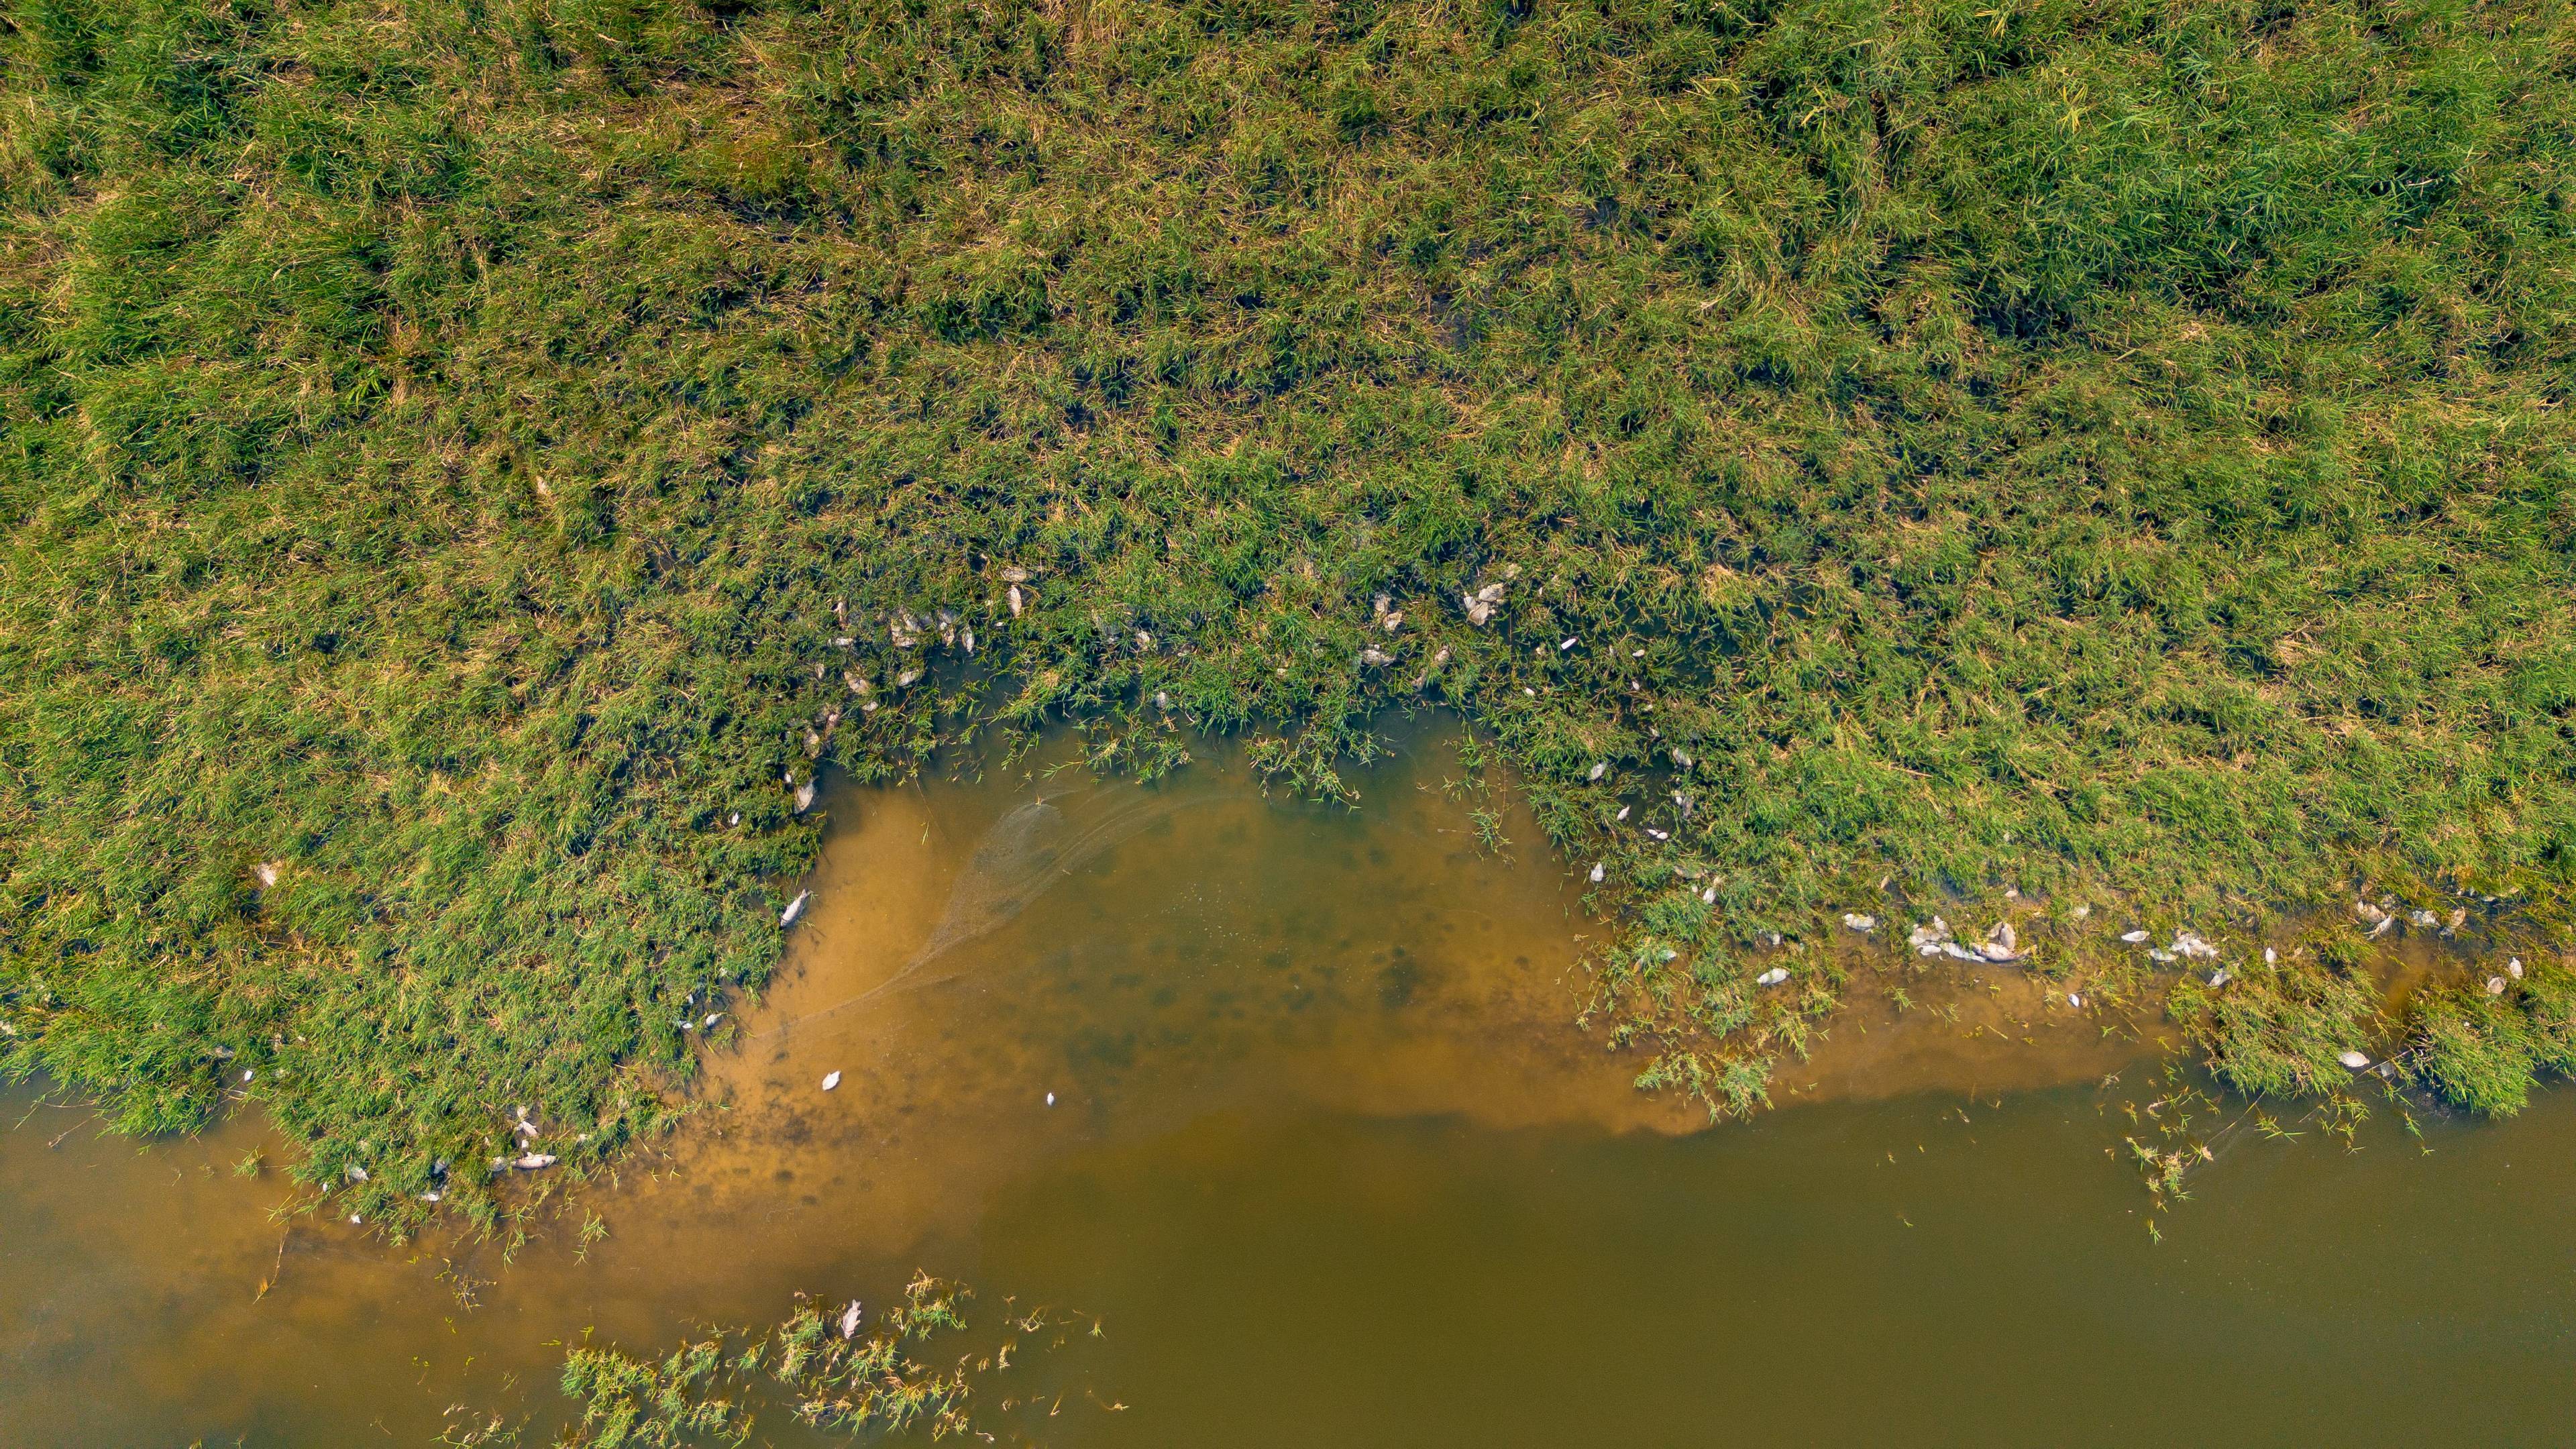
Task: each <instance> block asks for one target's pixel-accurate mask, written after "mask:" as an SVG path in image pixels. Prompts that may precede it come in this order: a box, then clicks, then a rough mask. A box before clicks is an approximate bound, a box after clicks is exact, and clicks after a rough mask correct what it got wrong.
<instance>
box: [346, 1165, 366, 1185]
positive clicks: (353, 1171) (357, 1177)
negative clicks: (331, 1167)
mask: <svg viewBox="0 0 2576 1449" xmlns="http://www.w3.org/2000/svg"><path fill="white" fill-rule="evenodd" d="M347 1171H348V1174H349V1180H350V1181H351V1182H364V1181H366V1180H367V1170H366V1169H365V1168H363V1167H360V1166H359V1165H358V1164H356V1163H354V1162H352V1163H350V1164H349V1166H348V1168H347Z"/></svg>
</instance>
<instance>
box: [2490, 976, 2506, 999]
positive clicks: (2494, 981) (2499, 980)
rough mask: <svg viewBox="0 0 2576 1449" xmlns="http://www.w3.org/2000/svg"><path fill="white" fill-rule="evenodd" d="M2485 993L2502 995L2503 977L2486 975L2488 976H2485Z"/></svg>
mask: <svg viewBox="0 0 2576 1449" xmlns="http://www.w3.org/2000/svg"><path fill="white" fill-rule="evenodd" d="M2487 995H2489V996H2502V995H2504V978H2503V977H2501V976H2490V977H2488V978H2487Z"/></svg>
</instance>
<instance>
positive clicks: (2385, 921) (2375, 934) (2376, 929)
mask: <svg viewBox="0 0 2576 1449" xmlns="http://www.w3.org/2000/svg"><path fill="white" fill-rule="evenodd" d="M2396 924H2397V918H2396V917H2395V916H2381V917H2380V918H2379V924H2378V925H2376V926H2373V927H2371V928H2370V932H2369V934H2367V935H2365V936H2363V937H2362V939H2363V940H2365V941H2376V940H2378V939H2379V938H2380V937H2382V936H2385V935H2387V934H2388V931H2389V928H2390V927H2392V926H2394V925H2396Z"/></svg>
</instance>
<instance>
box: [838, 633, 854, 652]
mask: <svg viewBox="0 0 2576 1449" xmlns="http://www.w3.org/2000/svg"><path fill="white" fill-rule="evenodd" d="M832 642H833V644H835V645H837V646H839V647H840V648H843V649H854V648H857V647H858V643H859V641H858V640H856V639H853V638H851V637H850V636H849V635H847V634H843V635H842V636H840V637H839V638H837V639H834V640H833V641H832Z"/></svg>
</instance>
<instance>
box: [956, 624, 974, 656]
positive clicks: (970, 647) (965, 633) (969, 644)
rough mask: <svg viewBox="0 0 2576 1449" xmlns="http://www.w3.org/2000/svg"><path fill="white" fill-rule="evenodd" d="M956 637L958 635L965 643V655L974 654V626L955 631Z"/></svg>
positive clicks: (969, 625) (966, 626) (970, 625)
mask: <svg viewBox="0 0 2576 1449" xmlns="http://www.w3.org/2000/svg"><path fill="white" fill-rule="evenodd" d="M957 635H958V637H959V638H960V639H963V640H964V641H965V642H966V652H967V653H969V654H972V653H974V652H975V626H974V625H972V624H968V625H965V626H964V627H962V628H960V629H959V630H958V631H957Z"/></svg>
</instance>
